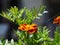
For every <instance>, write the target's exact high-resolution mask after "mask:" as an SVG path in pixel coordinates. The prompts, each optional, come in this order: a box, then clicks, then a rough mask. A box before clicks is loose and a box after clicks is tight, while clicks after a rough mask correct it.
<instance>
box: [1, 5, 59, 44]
mask: <svg viewBox="0 0 60 45" xmlns="http://www.w3.org/2000/svg"><path fill="white" fill-rule="evenodd" d="M44 10H45V7H44V6H41V7H40V9H38V10H37V9H36V8H33V9H27V8H26V7H24V8H22V9H20V10H19V9H18V8H17V7H16V6H15V7H11V8H10V9H8V11H7V12H3V11H2V13H0V15H1V16H3V17H5V18H7V19H9V20H11V21H12V22H14V23H16V24H18V25H20V24H24V23H27V24H31V23H32V22H33V20H34V19H35V18H36V17H37V16H38V14H39V13H40V14H42V12H43V11H44ZM59 30H60V29H59V28H58V27H57V28H56V31H55V35H54V38H50V37H49V32H50V31H49V30H48V29H47V27H46V26H44V27H41V26H39V27H38V30H37V32H36V33H34V34H28V33H27V32H24V31H22V32H20V31H19V30H17V32H15V33H16V34H17V35H18V37H19V40H18V41H17V42H14V40H13V39H12V40H11V41H8V40H2V41H0V45H60V31H59Z"/></svg>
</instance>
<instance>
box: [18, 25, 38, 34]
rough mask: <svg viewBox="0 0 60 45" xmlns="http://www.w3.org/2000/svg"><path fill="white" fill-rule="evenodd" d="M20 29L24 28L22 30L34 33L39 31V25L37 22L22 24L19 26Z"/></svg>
mask: <svg viewBox="0 0 60 45" xmlns="http://www.w3.org/2000/svg"><path fill="white" fill-rule="evenodd" d="M18 29H19V30H22V31H27V32H28V33H29V34H32V33H35V32H37V25H36V24H31V25H29V24H21V25H20V26H19V27H18Z"/></svg>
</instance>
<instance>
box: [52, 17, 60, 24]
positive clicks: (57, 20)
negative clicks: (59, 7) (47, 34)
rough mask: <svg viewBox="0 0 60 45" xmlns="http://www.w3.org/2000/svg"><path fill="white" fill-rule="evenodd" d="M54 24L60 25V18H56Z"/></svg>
mask: <svg viewBox="0 0 60 45" xmlns="http://www.w3.org/2000/svg"><path fill="white" fill-rule="evenodd" d="M53 24H59V25H60V16H58V17H56V18H54V21H53Z"/></svg>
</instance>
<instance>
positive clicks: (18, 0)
mask: <svg viewBox="0 0 60 45" xmlns="http://www.w3.org/2000/svg"><path fill="white" fill-rule="evenodd" d="M40 5H42V6H46V11H48V13H44V14H43V16H41V17H40V19H36V20H34V22H35V23H37V24H38V25H43V26H47V27H48V28H49V30H51V33H50V37H53V35H54V30H55V25H54V24H53V23H52V22H53V18H54V17H56V16H58V15H60V6H59V5H60V0H0V13H1V12H2V11H7V9H8V8H10V7H11V6H12V7H14V6H17V7H18V8H19V9H21V8H23V7H27V8H28V9H31V8H33V7H35V8H36V9H39V8H40ZM13 25H14V23H12V22H11V21H9V20H8V19H6V18H4V17H1V16H0V36H2V35H3V36H4V37H5V38H8V39H11V38H14V36H15V37H17V36H16V35H15V34H14V32H13V30H12V29H13V28H15V27H14V26H13ZM11 26H12V27H11ZM14 39H16V38H14Z"/></svg>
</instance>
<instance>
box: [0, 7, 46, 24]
mask: <svg viewBox="0 0 60 45" xmlns="http://www.w3.org/2000/svg"><path fill="white" fill-rule="evenodd" d="M42 9H43V10H42ZM44 9H45V8H43V6H42V7H41V10H38V11H37V9H35V8H34V9H31V10H29V9H27V8H26V7H24V8H22V9H20V10H19V9H18V8H17V7H16V6H14V7H11V8H10V9H8V11H7V12H3V11H2V13H0V15H1V16H3V17H5V18H7V19H9V20H11V21H13V22H15V23H16V24H23V23H28V24H31V23H32V22H33V20H34V19H35V18H36V17H37V16H38V13H40V12H41V13H42V11H44Z"/></svg>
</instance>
